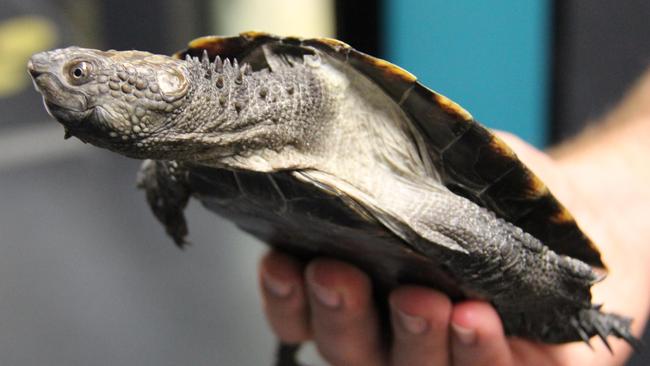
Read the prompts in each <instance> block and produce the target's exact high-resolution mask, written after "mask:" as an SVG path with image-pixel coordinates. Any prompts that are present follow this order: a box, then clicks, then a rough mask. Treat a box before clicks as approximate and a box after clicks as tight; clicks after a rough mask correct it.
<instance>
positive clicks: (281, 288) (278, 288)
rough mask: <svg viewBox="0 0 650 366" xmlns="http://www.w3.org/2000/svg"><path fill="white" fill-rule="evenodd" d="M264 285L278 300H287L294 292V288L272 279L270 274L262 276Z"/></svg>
mask: <svg viewBox="0 0 650 366" xmlns="http://www.w3.org/2000/svg"><path fill="white" fill-rule="evenodd" d="M262 283H263V284H264V288H265V289H266V290H268V292H269V293H270V294H271V295H273V296H275V297H277V298H287V297H289V295H291V292H292V291H293V286H292V285H291V284H288V283H286V282H283V281H281V280H278V279H276V278H273V277H271V276H270V275H269V274H268V273H264V274H262Z"/></svg>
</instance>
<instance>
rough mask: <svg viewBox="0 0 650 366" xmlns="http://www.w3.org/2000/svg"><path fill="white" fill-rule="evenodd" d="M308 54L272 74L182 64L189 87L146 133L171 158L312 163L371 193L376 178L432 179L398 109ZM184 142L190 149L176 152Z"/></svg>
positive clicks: (246, 165) (266, 167)
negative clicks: (162, 122)
mask: <svg viewBox="0 0 650 366" xmlns="http://www.w3.org/2000/svg"><path fill="white" fill-rule="evenodd" d="M310 57H311V56H305V61H304V62H302V63H296V64H293V65H292V66H289V65H281V66H279V65H275V68H274V70H273V71H272V72H271V71H269V70H268V69H263V70H261V71H255V72H247V71H246V67H243V68H238V67H237V66H233V65H231V64H230V63H225V64H224V65H223V67H219V66H217V67H215V65H214V64H206V63H205V62H203V63H201V62H198V61H197V60H196V59H195V60H191V61H188V62H189V63H190V65H189V66H188V68H189V70H190V72H191V77H192V78H193V80H191V82H190V85H191V86H192V87H191V88H190V90H189V92H188V94H187V96H186V97H185V102H184V103H183V105H182V106H181V107H179V108H178V109H176V110H175V111H174V112H173V113H171V114H170V117H169V121H168V122H166V124H167V125H173V128H163V129H161V131H162V132H161V134H167V135H163V136H153V137H152V138H151V139H152V140H156V139H161V138H164V140H165V141H167V142H166V144H165V145H172V146H174V147H175V149H174V150H175V152H174V154H175V157H174V158H173V159H175V160H181V161H186V162H188V163H194V164H201V165H208V166H215V167H223V168H230V169H242V170H252V171H260V172H273V171H280V170H308V169H315V170H318V171H322V172H326V173H328V174H331V175H334V176H337V177H341V178H343V179H345V180H347V181H349V182H351V183H353V184H354V185H355V186H359V187H361V186H364V187H366V188H367V190H368V191H371V190H373V189H375V188H376V187H374V185H376V184H377V182H381V181H382V178H380V177H382V176H384V177H386V179H393V178H395V177H399V178H407V180H421V179H424V177H428V176H431V173H432V171H433V169H432V168H431V164H430V163H428V162H423V161H422V160H421V158H420V156H424V155H426V154H421V153H420V152H419V151H418V146H421V145H422V143H421V142H419V141H417V139H418V137H419V134H418V132H417V131H413V130H411V127H410V124H409V123H408V122H407V121H406V116H404V114H403V112H402V111H401V110H400V109H399V107H398V106H396V105H395V104H394V103H392V102H389V98H388V97H386V96H385V95H384V94H383V93H381V92H377V93H375V92H373V90H372V88H375V89H377V87H376V86H374V85H372V84H371V82H370V81H368V80H366V79H364V78H363V76H360V75H358V73H356V72H353V71H352V70H348V67H345V66H340V65H339V66H338V67H334V66H332V63H333V62H336V61H330V62H328V63H324V62H318V61H313V60H311V59H309V58H310ZM218 69H223V71H222V72H216V71H214V70H218ZM242 69H243V70H244V72H242ZM168 131H174V132H173V133H172V132H168ZM183 146H191V147H192V149H191V150H188V151H187V152H179V149H178V148H179V147H183ZM386 179H384V180H383V181H384V182H386ZM364 190H366V189H364Z"/></svg>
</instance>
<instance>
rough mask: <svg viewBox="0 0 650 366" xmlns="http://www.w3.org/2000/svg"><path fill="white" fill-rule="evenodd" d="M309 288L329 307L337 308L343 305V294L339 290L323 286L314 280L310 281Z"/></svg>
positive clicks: (317, 298)
mask: <svg viewBox="0 0 650 366" xmlns="http://www.w3.org/2000/svg"><path fill="white" fill-rule="evenodd" d="M309 288H310V289H311V292H312V293H313V294H314V297H315V298H316V300H318V301H319V302H320V303H321V304H323V305H325V306H327V307H328V308H332V309H335V308H338V307H339V306H341V295H340V294H339V293H338V292H336V291H334V290H331V289H328V288H327V287H324V286H321V285H319V284H317V283H316V282H314V281H310V283H309Z"/></svg>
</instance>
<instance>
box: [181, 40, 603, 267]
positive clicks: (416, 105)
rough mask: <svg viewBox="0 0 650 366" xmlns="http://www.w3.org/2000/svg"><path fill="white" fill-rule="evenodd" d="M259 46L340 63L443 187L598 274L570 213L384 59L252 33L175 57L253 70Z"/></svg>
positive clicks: (491, 138) (593, 254)
mask: <svg viewBox="0 0 650 366" xmlns="http://www.w3.org/2000/svg"><path fill="white" fill-rule="evenodd" d="M262 45H268V46H271V47H273V48H274V49H277V50H281V51H282V52H284V53H287V54H290V55H295V56H301V55H304V54H314V53H324V54H326V55H328V56H330V57H333V58H335V59H337V60H340V61H341V62H344V63H347V64H348V65H350V66H351V67H352V68H354V70H356V71H358V72H359V73H360V74H363V75H364V76H365V77H366V78H367V79H369V80H370V81H372V82H374V83H375V84H376V85H377V86H379V88H380V89H381V90H382V91H383V92H385V93H386V94H387V95H388V96H389V97H390V98H392V99H393V100H394V101H395V103H397V104H398V105H399V106H400V107H401V108H402V110H403V111H404V113H405V114H406V115H407V116H408V117H409V120H410V122H411V123H412V124H413V125H414V127H415V128H417V129H418V130H419V131H420V132H421V134H422V136H423V137H424V138H425V143H426V145H427V153H428V155H429V156H428V158H429V159H430V160H431V162H432V163H433V164H434V166H435V167H436V169H437V172H438V174H439V175H440V177H441V179H442V182H443V184H444V185H445V186H446V187H447V188H449V189H450V190H451V191H453V192H454V193H456V194H458V195H461V196H463V197H465V198H468V199H470V200H471V201H473V202H475V203H477V204H479V205H481V206H483V207H485V208H487V209H489V210H491V211H493V212H494V213H495V214H496V215H497V216H499V217H501V218H503V219H504V220H507V221H508V222H511V223H513V224H515V225H517V226H519V227H520V228H522V229H523V230H524V231H526V232H528V233H529V234H531V235H533V236H534V237H536V238H537V239H539V240H540V241H542V242H543V243H544V244H545V245H546V246H548V248H550V249H551V250H553V251H555V252H556V253H559V254H563V255H567V256H570V257H573V258H576V259H579V260H581V261H583V262H585V263H588V264H590V265H592V266H594V267H600V268H604V264H603V262H602V260H601V256H600V253H599V251H598V249H597V248H596V246H595V245H594V244H593V242H592V241H591V240H590V239H589V238H588V237H587V236H586V235H585V234H584V233H583V232H582V231H581V230H580V228H579V227H578V225H577V223H576V221H575V219H574V218H573V216H572V215H571V213H569V212H568V210H567V209H566V208H565V207H564V206H563V205H562V204H561V203H560V202H558V200H557V199H556V198H555V197H554V196H553V194H552V193H551V192H550V191H549V189H548V188H547V187H546V185H545V184H544V183H543V182H542V181H541V180H540V179H539V178H538V177H537V176H536V175H535V174H534V173H532V172H531V171H530V170H529V169H528V168H527V167H526V166H525V165H524V164H523V163H522V162H521V161H520V160H519V159H518V158H517V156H516V155H515V153H514V152H513V151H512V150H511V149H510V147H508V146H507V145H506V144H505V143H504V142H503V141H501V140H500V139H499V138H498V137H496V136H495V135H494V134H492V133H491V132H490V131H489V130H488V129H486V128H485V127H483V126H482V125H481V124H480V123H478V122H477V121H476V120H474V119H473V117H472V115H471V114H470V113H468V112H467V111H465V110H464V109H463V108H462V107H460V106H459V105H458V104H456V103H455V102H453V101H451V100H450V99H448V98H447V97H445V96H443V95H442V94H439V93H436V92H434V91H432V90H431V89H428V88H427V87H426V86H424V85H422V84H421V83H419V82H418V81H417V79H416V77H415V76H414V75H412V74H411V73H409V72H407V71H405V70H403V69H402V68H400V67H398V66H396V65H393V64H391V63H390V62H388V61H385V60H382V59H379V58H375V57H372V56H369V55H367V54H364V53H362V52H359V51H357V50H355V49H353V48H352V47H350V46H349V45H347V44H345V43H343V42H341V41H338V40H335V39H330V38H313V39H301V38H297V37H286V38H280V37H277V36H273V35H270V34H267V33H260V32H246V33H242V34H240V35H239V36H235V37H218V36H208V37H202V38H198V39H195V40H193V41H191V42H190V43H189V48H188V49H186V50H184V51H180V52H178V53H176V54H175V57H179V58H184V57H185V56H186V55H189V56H193V57H194V56H196V57H200V56H202V55H203V54H204V53H207V55H208V57H209V58H210V60H214V59H215V58H216V57H217V56H219V57H221V58H231V59H237V60H238V61H240V62H248V63H249V64H250V65H251V67H252V68H253V69H254V70H256V69H262V68H265V67H269V66H270V65H267V64H265V63H264V59H265V58H264V57H259V53H260V52H263V51H262V47H260V46H262Z"/></svg>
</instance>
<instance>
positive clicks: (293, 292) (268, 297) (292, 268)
mask: <svg viewBox="0 0 650 366" xmlns="http://www.w3.org/2000/svg"><path fill="white" fill-rule="evenodd" d="M259 273H260V287H261V291H262V298H263V301H264V312H265V313H266V318H267V320H268V322H269V324H270V325H271V329H272V330H273V332H274V333H275V334H276V335H277V337H278V338H280V340H282V341H283V342H286V343H298V342H301V341H304V340H307V339H309V338H310V331H309V315H308V306H307V305H308V304H307V297H306V295H305V289H304V281H303V275H302V273H303V265H302V264H301V263H300V262H298V261H297V260H295V259H294V258H292V257H289V256H287V255H285V254H282V253H280V252H277V251H271V252H269V253H267V254H266V255H265V256H264V257H263V258H262V261H261V262H260V269H259Z"/></svg>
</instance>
